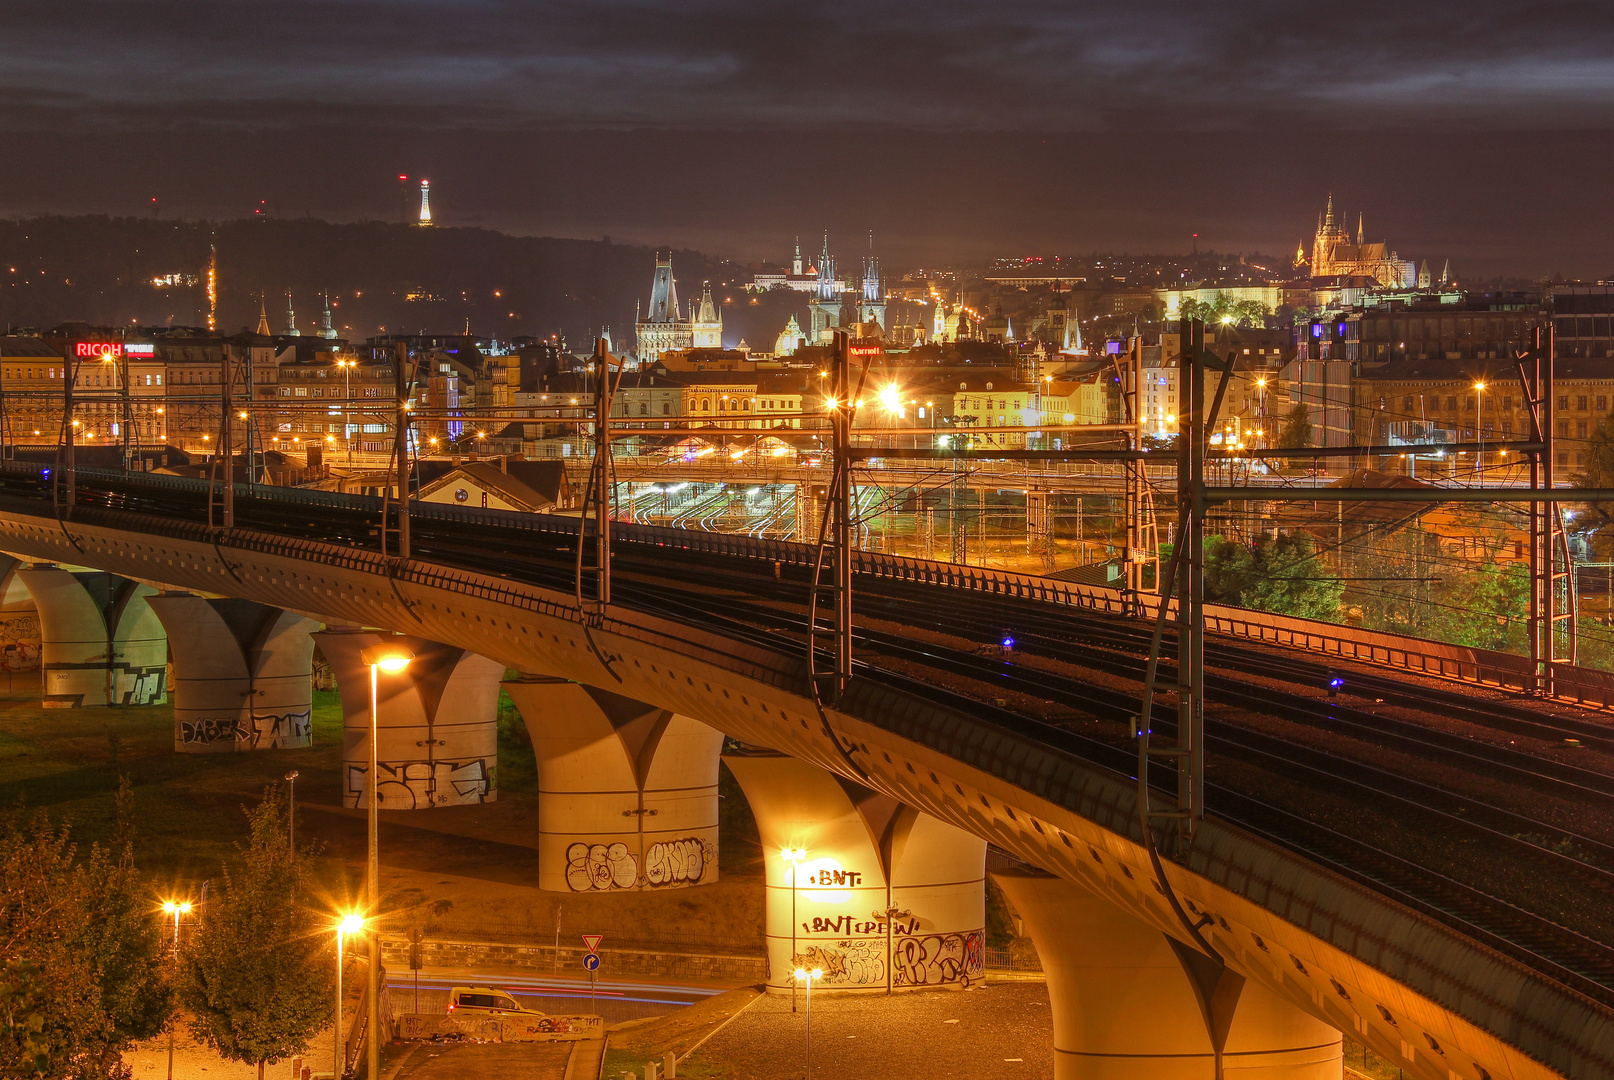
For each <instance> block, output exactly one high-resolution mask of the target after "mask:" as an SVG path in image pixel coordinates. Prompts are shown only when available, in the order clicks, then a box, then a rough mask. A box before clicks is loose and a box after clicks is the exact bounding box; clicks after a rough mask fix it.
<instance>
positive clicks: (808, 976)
mask: <svg viewBox="0 0 1614 1080" xmlns="http://www.w3.org/2000/svg"><path fill="white" fill-rule="evenodd" d="M823 977H824V969H823V968H813V969H812V970H811V971H808V970H807V969H806V968H797V969H796V982H804V983H806V984H807V1039H806V1042H807V1048H806V1052H805V1053H804V1054H803V1061H804V1062H805V1064H806V1069H805V1070H804V1071H805V1076H804V1078H803V1080H812V1077H813V980H814V979H822V978H823ZM791 986H795V983H791Z"/></svg>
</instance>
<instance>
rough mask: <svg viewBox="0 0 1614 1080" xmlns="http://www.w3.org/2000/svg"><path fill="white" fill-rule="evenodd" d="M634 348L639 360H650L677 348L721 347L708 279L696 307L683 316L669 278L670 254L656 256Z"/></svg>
mask: <svg viewBox="0 0 1614 1080" xmlns="http://www.w3.org/2000/svg"><path fill="white" fill-rule="evenodd" d="M635 331H636V340H635V348H634V351H635V352H636V353H637V354H638V356H639V359H640V360H641V361H654V360H656V359H657V358H659V357H660V356H661V354H662V353H666V352H674V351H676V350H680V349H720V348H722V347H723V315H722V313H721V312H720V311H718V310H717V305H716V304H714V303H713V302H712V286H711V283H710V282H707V283H705V284H704V286H703V287H702V289H701V300H700V304H699V306H697V307H696V308H695V309H694V310H693V311H691V312H690V315H689V318H687V319H686V318H684V314H683V310H682V308H681V307H680V306H679V303H678V279H677V278H675V277H673V270H672V253H671V252H668V254H667V255H666V256H665V257H663V256H662V255H660V254H657V255H656V272H655V276H654V277H652V278H651V281H650V310H649V311H648V312H644V311H641V313H640V316H639V318H638V320H637V322H636V324H635Z"/></svg>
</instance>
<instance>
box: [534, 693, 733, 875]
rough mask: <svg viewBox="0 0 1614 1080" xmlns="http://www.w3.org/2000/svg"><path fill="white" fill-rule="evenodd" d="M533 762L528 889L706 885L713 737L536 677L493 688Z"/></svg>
mask: <svg viewBox="0 0 1614 1080" xmlns="http://www.w3.org/2000/svg"><path fill="white" fill-rule="evenodd" d="M503 685H504V689H505V692H506V693H508V694H509V695H510V700H511V701H513V702H515V704H516V708H518V709H520V710H521V715H522V717H523V718H524V719H525V720H526V722H527V731H528V733H529V734H531V736H532V749H533V753H534V754H535V755H536V756H537V759H538V820H539V823H540V826H541V830H540V832H539V834H538V887H539V888H540V889H548V890H550V891H553V892H579V893H600V892H625V891H642V890H645V891H647V890H660V889H668V888H681V887H685V886H690V885H705V884H709V883H711V882H713V881H716V880H717V868H718V836H717V808H718V798H717V769H718V754H719V751H721V750H722V747H723V736H722V734H720V733H719V732H717V731H715V730H713V729H712V728H709V727H707V726H706V725H705V724H702V723H700V722H699V721H697V720H692V719H690V718H689V717H687V716H680V715H678V714H677V713H673V712H669V711H667V710H665V709H659V708H657V707H655V706H653V705H646V704H644V703H643V702H639V701H634V700H632V699H630V698H625V697H622V696H621V695H619V694H613V693H610V692H609V691H606V690H599V689H596V688H594V687H592V686H584V685H582V684H580V683H574V682H569V681H567V680H565V679H555V678H549V677H547V676H542V675H523V676H522V677H521V678H520V679H516V680H512V681H509V682H506V683H504V684H503Z"/></svg>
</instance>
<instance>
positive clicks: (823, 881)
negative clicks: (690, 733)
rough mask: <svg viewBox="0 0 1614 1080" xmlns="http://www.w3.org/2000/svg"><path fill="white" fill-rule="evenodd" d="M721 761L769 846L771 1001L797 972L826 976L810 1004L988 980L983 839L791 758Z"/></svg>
mask: <svg viewBox="0 0 1614 1080" xmlns="http://www.w3.org/2000/svg"><path fill="white" fill-rule="evenodd" d="M723 761H724V763H725V764H726V765H728V767H729V769H730V770H731V771H732V772H733V773H734V776H735V779H737V780H739V782H740V786H741V787H742V788H743V789H744V790H745V797H746V801H747V802H749V803H750V804H751V812H752V813H753V814H754V815H755V816H756V820H757V829H758V831H759V832H760V833H761V836H762V850H763V854H764V855H765V857H766V871H767V890H768V891H767V915H766V922H767V941H768V984H767V988H768V991H769V992H770V993H779V994H788V993H791V992H793V990H794V989H795V988H796V986H797V984H796V980H795V979H794V978H793V973H794V972H795V970H796V969H797V968H798V967H800V968H805V969H808V970H811V969H812V968H818V969H820V970H821V971H823V973H824V975H823V978H822V979H821V980H820V981H818V982H815V983H814V986H813V991H814V993H817V992H819V991H821V990H822V991H827V992H837V991H865V992H879V993H884V992H886V991H887V990H892V991H899V990H920V989H964V988H966V987H968V986H970V985H971V984H973V983H976V982H979V981H980V980H981V979H982V978H984V977H985V975H986V930H985V927H986V893H985V884H986V877H985V863H986V841H985V840H982V839H980V838H979V837H976V836H971V835H970V834H969V833H966V832H963V831H962V830H960V829H957V828H954V827H953V826H951V825H948V824H945V823H944V822H941V821H938V820H937V819H935V818H933V817H931V816H930V815H928V814H925V813H922V812H920V811H918V810H915V809H914V808H912V807H910V806H905V805H903V804H901V803H898V802H897V801H896V800H894V799H891V798H888V797H886V796H884V795H878V794H876V793H875V792H872V791H869V790H867V789H866V788H862V787H859V786H858V785H856V784H853V783H851V782H849V781H846V780H842V779H840V778H839V777H837V776H834V775H833V774H831V773H829V772H826V771H825V770H823V769H821V768H819V767H818V766H816V765H813V764H810V763H808V762H804V761H799V760H797V759H795V758H790V757H785V756H783V755H781V754H774V753H772V752H769V751H748V752H744V753H730V754H725V755H724V756H723ZM785 852H790V853H792V855H794V853H798V852H799V853H800V855H799V857H795V858H787V857H786V856H785V855H784V854H783V853H785Z"/></svg>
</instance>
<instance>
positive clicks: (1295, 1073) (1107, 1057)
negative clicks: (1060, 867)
mask: <svg viewBox="0 0 1614 1080" xmlns="http://www.w3.org/2000/svg"><path fill="white" fill-rule="evenodd" d="M992 876H993V879H994V880H995V881H996V882H997V883H998V885H999V886H1000V887H1001V888H1002V889H1003V891H1004V893H1005V894H1006V895H1007V896H1008V898H1009V902H1010V904H1012V905H1013V906H1014V909H1015V912H1016V915H1017V916H1018V918H1019V919H1020V921H1021V924H1022V926H1023V928H1024V931H1025V932H1026V933H1027V934H1029V935H1030V937H1031V940H1032V941H1033V942H1034V943H1035V944H1036V946H1037V954H1038V956H1039V957H1040V958H1041V959H1042V967H1043V971H1044V972H1045V973H1046V974H1047V978H1048V997H1049V1004H1050V1006H1051V1008H1052V1012H1053V1022H1054V1077H1055V1080H1213V1078H1214V1080H1224V1078H1225V1080H1339V1078H1340V1076H1341V1075H1342V1071H1343V1070H1342V1065H1343V1059H1342V1056H1341V1042H1340V1033H1339V1032H1338V1031H1337V1030H1335V1029H1334V1028H1332V1027H1330V1026H1329V1025H1327V1024H1325V1023H1323V1022H1322V1021H1320V1020H1317V1019H1314V1018H1313V1017H1312V1016H1311V1015H1310V1014H1308V1013H1305V1012H1302V1011H1301V1010H1300V1009H1299V1008H1297V1007H1296V1006H1294V1005H1292V1004H1290V1003H1289V1002H1287V1001H1284V1000H1282V999H1281V998H1279V997H1277V996H1276V995H1274V994H1272V993H1271V992H1270V991H1268V990H1266V989H1264V988H1262V987H1261V986H1259V985H1257V984H1256V983H1253V982H1246V981H1244V980H1242V979H1241V978H1240V977H1239V976H1238V975H1237V974H1235V973H1232V972H1229V973H1228V974H1227V975H1226V976H1225V977H1224V978H1223V979H1222V981H1221V982H1219V983H1217V984H1216V985H1215V986H1214V987H1213V988H1211V991H1210V995H1209V996H1210V997H1211V998H1212V999H1213V1000H1214V1002H1215V1003H1214V1005H1213V1006H1212V1008H1211V1009H1210V1012H1209V1013H1207V1009H1206V1008H1205V1007H1204V1006H1203V1005H1202V1004H1201V1001H1202V996H1201V994H1200V993H1199V992H1197V991H1196V989H1195V984H1194V982H1193V981H1191V977H1190V975H1189V974H1188V967H1187V965H1188V964H1191V963H1193V958H1194V956H1196V955H1197V954H1195V953H1194V952H1193V950H1190V949H1187V948H1186V947H1179V946H1176V945H1175V944H1174V943H1173V941H1172V939H1169V938H1167V937H1166V936H1165V935H1164V934H1162V933H1161V932H1160V931H1158V930H1156V929H1154V928H1153V927H1151V926H1149V925H1147V924H1145V923H1144V922H1143V921H1142V920H1140V919H1138V918H1136V917H1135V916H1133V915H1131V914H1128V913H1127V912H1126V911H1125V910H1123V909H1122V908H1121V907H1119V906H1117V904H1116V902H1115V900H1114V899H1106V898H1103V897H1099V896H1097V895H1095V894H1093V893H1091V892H1089V891H1087V890H1086V889H1083V888H1081V887H1080V886H1078V885H1073V884H1071V883H1070V882H1068V881H1066V880H1064V879H1063V878H1057V877H1049V876H1042V875H1036V874H1034V873H1033V872H1029V871H1028V872H1026V873H994V874H993V875H992ZM1185 958H1186V959H1185ZM1213 1019H1214V1023H1213ZM1217 1029H1219V1030H1217ZM1213 1030H1216V1035H1214V1036H1213ZM1218 1041H1219V1042H1220V1046H1218V1045H1216V1044H1217V1042H1218ZM1453 1075H1456V1074H1455V1073H1454V1074H1453Z"/></svg>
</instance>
